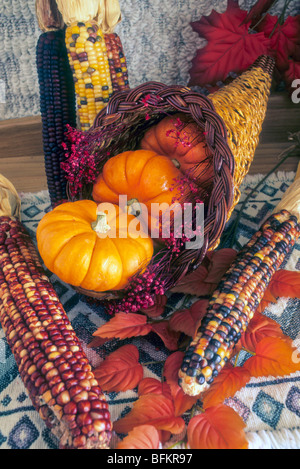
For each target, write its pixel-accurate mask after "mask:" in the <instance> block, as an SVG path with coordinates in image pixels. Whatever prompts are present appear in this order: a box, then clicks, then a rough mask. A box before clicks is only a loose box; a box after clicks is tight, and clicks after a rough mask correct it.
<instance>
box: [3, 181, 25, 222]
mask: <svg viewBox="0 0 300 469" xmlns="http://www.w3.org/2000/svg"><path fill="white" fill-rule="evenodd" d="M0 216H1V217H2V216H6V217H16V218H19V219H21V199H20V197H19V195H18V193H17V191H16V189H15V187H14V186H13V184H12V183H11V182H10V181H9V180H8V179H6V178H5V177H4V176H2V174H0Z"/></svg>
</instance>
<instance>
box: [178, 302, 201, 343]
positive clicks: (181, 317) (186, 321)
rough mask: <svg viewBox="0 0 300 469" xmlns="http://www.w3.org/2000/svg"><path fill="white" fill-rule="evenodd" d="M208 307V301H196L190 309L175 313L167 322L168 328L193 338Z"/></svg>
mask: <svg viewBox="0 0 300 469" xmlns="http://www.w3.org/2000/svg"><path fill="white" fill-rule="evenodd" d="M207 307H208V300H206V299H201V300H198V301H196V302H195V303H194V304H193V305H192V306H191V307H190V308H188V309H183V310H179V311H176V312H175V313H174V314H173V315H172V317H171V319H170V320H169V327H170V328H171V329H173V330H174V331H179V332H183V333H184V334H186V335H188V336H189V337H192V338H194V337H195V335H196V334H197V331H198V329H199V326H200V323H201V320H202V319H203V316H204V315H205V313H206V311H207Z"/></svg>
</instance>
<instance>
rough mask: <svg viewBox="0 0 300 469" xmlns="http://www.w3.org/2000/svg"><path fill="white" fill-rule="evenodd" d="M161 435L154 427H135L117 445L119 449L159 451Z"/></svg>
mask: <svg viewBox="0 0 300 469" xmlns="http://www.w3.org/2000/svg"><path fill="white" fill-rule="evenodd" d="M159 447H160V434H159V432H158V430H156V428H155V427H154V426H153V425H139V426H138V427H134V428H133V429H132V430H131V431H130V432H129V433H128V435H127V436H126V437H125V438H124V439H123V440H122V441H121V442H120V443H118V445H117V449H159Z"/></svg>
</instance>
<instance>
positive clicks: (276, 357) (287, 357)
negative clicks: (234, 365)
mask: <svg viewBox="0 0 300 469" xmlns="http://www.w3.org/2000/svg"><path fill="white" fill-rule="evenodd" d="M296 350H297V349H296V348H294V347H293V346H292V345H291V344H290V343H289V342H288V341H285V340H284V339H282V338H279V337H264V338H263V339H262V340H261V341H260V342H259V343H258V344H257V347H256V350H255V356H253V357H251V358H249V359H248V360H247V361H246V362H245V364H244V367H245V368H246V369H247V370H249V372H250V373H251V376H254V377H259V376H286V375H289V374H291V373H295V372H296V371H298V370H300V361H299V360H297V359H295V352H296Z"/></svg>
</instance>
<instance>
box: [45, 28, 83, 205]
mask: <svg viewBox="0 0 300 469" xmlns="http://www.w3.org/2000/svg"><path fill="white" fill-rule="evenodd" d="M36 60H37V71H38V78H39V87H40V110H41V117H42V127H43V149H44V157H45V171H46V177H47V185H48V190H49V196H50V200H51V204H52V206H54V205H56V204H57V202H59V201H61V200H64V199H66V178H65V173H64V171H63V170H62V169H61V163H62V162H63V161H65V152H64V149H63V147H62V143H64V142H65V140H66V136H65V132H66V126H67V124H69V125H70V126H72V127H76V102H75V101H76V98H75V89H74V81H73V76H72V71H71V69H70V65H69V60H68V54H67V49H66V45H65V32H64V30H60V31H49V32H45V33H43V34H41V36H40V37H39V40H38V44H37V51H36Z"/></svg>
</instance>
